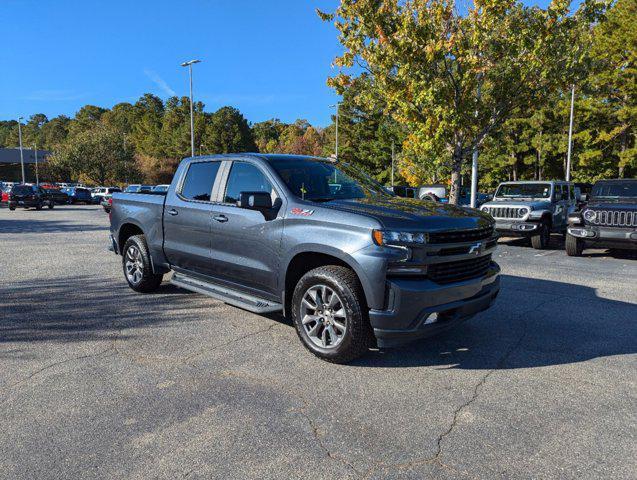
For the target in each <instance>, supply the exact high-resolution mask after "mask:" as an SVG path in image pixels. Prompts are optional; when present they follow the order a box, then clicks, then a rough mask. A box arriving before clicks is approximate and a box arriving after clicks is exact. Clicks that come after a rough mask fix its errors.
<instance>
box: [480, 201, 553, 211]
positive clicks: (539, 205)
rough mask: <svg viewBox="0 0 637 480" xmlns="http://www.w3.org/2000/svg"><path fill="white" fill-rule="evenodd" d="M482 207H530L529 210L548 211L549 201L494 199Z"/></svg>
mask: <svg viewBox="0 0 637 480" xmlns="http://www.w3.org/2000/svg"><path fill="white" fill-rule="evenodd" d="M482 206H483V207H531V210H548V209H550V208H551V202H550V200H513V199H511V200H509V199H496V200H491V201H490V202H486V203H483V204H482Z"/></svg>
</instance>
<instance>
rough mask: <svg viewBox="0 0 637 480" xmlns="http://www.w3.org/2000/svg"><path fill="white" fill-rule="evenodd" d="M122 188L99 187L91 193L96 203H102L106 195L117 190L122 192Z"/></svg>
mask: <svg viewBox="0 0 637 480" xmlns="http://www.w3.org/2000/svg"><path fill="white" fill-rule="evenodd" d="M121 191H122V189H121V188H119V187H97V188H95V189H93V192H92V193H91V197H92V198H93V203H94V204H96V205H101V203H102V200H103V199H104V197H106V196H108V195H112V194H113V193H115V192H121Z"/></svg>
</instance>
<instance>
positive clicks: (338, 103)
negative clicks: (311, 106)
mask: <svg viewBox="0 0 637 480" xmlns="http://www.w3.org/2000/svg"><path fill="white" fill-rule="evenodd" d="M334 107H336V141H335V143H336V145H335V148H334V155H335V156H336V159H337V160H338V117H339V116H340V114H341V102H336V103H335V104H334V105H330V108H334Z"/></svg>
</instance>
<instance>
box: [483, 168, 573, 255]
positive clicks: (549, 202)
mask: <svg viewBox="0 0 637 480" xmlns="http://www.w3.org/2000/svg"><path fill="white" fill-rule="evenodd" d="M576 208H577V198H576V197H575V187H574V185H573V184H572V183H570V182H563V181H560V180H550V181H519V182H504V183H501V184H500V185H498V188H497V190H496V191H495V195H494V196H493V200H491V201H490V202H487V203H485V204H483V205H482V206H481V207H480V210H482V211H483V212H485V213H488V214H489V215H491V216H492V217H493V218H494V219H495V222H496V224H495V228H496V230H497V231H498V233H500V234H502V235H505V236H511V237H526V238H530V239H531V245H532V246H533V248H537V249H542V248H546V247H547V246H548V245H549V242H550V240H551V233H561V234H563V235H566V227H567V223H568V216H569V214H570V213H573V212H574V211H575V209H576Z"/></svg>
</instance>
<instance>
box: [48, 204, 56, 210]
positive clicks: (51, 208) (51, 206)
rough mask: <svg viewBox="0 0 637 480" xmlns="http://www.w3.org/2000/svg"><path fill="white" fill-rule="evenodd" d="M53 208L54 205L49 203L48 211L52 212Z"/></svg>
mask: <svg viewBox="0 0 637 480" xmlns="http://www.w3.org/2000/svg"><path fill="white" fill-rule="evenodd" d="M54 206H55V204H54V203H53V202H49V210H53V207H54Z"/></svg>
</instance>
